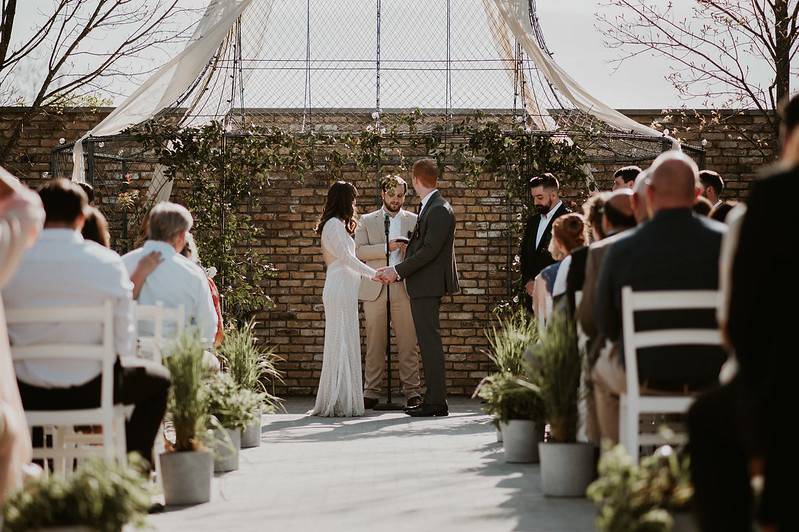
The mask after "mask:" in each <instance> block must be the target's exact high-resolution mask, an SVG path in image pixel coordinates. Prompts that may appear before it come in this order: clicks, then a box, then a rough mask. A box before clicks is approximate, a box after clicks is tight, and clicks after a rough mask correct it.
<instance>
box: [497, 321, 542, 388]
mask: <svg viewBox="0 0 799 532" xmlns="http://www.w3.org/2000/svg"><path fill="white" fill-rule="evenodd" d="M486 337H487V338H488V344H489V346H490V349H489V350H488V351H486V352H485V353H486V355H488V358H490V359H491V361H492V362H493V363H494V365H495V366H496V368H497V371H498V372H500V373H503V372H504V373H510V374H511V375H517V376H521V375H523V374H524V373H525V367H524V366H525V360H524V353H525V351H526V350H527V349H528V348H529V347H530V346H531V345H533V344H535V343H536V342H537V341H538V325H537V322H536V321H535V319H534V318H532V317H530V315H529V313H528V312H527V311H526V310H525V309H518V310H516V311H514V312H512V313H507V314H505V315H504V316H500V317H499V318H498V319H497V323H496V324H494V325H492V326H491V329H490V330H488V331H487V332H486Z"/></svg>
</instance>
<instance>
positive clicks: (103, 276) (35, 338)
mask: <svg viewBox="0 0 799 532" xmlns="http://www.w3.org/2000/svg"><path fill="white" fill-rule="evenodd" d="M132 291H133V283H131V282H130V278H129V277H128V272H127V271H126V270H125V266H124V265H123V264H122V259H120V257H119V255H117V254H116V253H115V252H113V251H111V250H110V249H107V248H105V247H103V246H101V245H100V244H97V243H95V242H90V241H87V240H84V239H83V237H82V236H81V234H80V233H79V232H77V231H74V230H72V229H45V230H43V231H42V232H41V234H40V235H39V239H38V240H37V241H36V243H35V244H34V245H33V247H32V248H31V249H29V250H28V252H27V253H26V254H25V256H24V257H23V258H22V262H21V263H20V265H19V269H18V270H17V273H16V274H15V275H14V277H13V278H11V280H10V281H9V282H8V284H6V286H5V288H3V300H4V301H5V304H6V309H24V308H41V307H54V306H63V307H67V306H70V307H74V306H89V305H92V306H94V305H101V304H103V303H104V302H105V301H107V300H111V301H112V302H113V303H114V346H115V348H116V352H117V354H118V355H119V356H131V355H132V354H133V340H134V329H133V299H132ZM8 336H9V338H10V339H11V344H12V345H18V346H25V345H35V344H42V343H52V342H66V343H82V344H91V343H97V344H99V343H100V341H101V340H102V327H101V326H100V324H97V325H94V324H88V323H86V324H81V323H69V324H16V325H10V326H9V327H8ZM14 369H15V371H16V373H17V378H18V379H19V380H21V381H23V382H25V383H27V384H30V385H32V386H39V387H44V388H54V387H68V386H79V385H81V384H85V383H86V382H88V381H90V380H92V379H93V378H95V377H96V376H98V375H99V374H100V369H101V367H100V363H99V362H91V361H86V362H82V361H77V360H68V361H66V360H65V361H55V360H41V361H38V360H37V361H27V362H16V363H15V364H14Z"/></svg>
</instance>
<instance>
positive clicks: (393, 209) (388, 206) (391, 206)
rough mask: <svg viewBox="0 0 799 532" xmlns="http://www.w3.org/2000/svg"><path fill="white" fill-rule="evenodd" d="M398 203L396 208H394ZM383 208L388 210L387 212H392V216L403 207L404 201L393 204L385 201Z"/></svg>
mask: <svg viewBox="0 0 799 532" xmlns="http://www.w3.org/2000/svg"><path fill="white" fill-rule="evenodd" d="M395 205H396V208H394V207H395ZM383 208H384V209H385V210H386V212H387V213H389V214H391V215H392V216H393V215H395V214H397V213H398V212H399V211H400V209H401V208H402V203H401V202H397V203H396V204H394V205H392V204H391V203H386V202H383Z"/></svg>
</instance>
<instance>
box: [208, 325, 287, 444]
mask: <svg viewBox="0 0 799 532" xmlns="http://www.w3.org/2000/svg"><path fill="white" fill-rule="evenodd" d="M254 327H255V323H254V322H252V321H250V322H249V323H247V324H245V325H244V326H242V327H238V328H235V327H233V328H230V329H229V330H228V331H227V332H226V333H225V339H224V341H223V342H222V345H221V347H220V348H219V355H220V357H221V358H222V360H223V362H224V365H225V369H226V371H227V372H228V373H229V374H230V376H231V377H232V378H233V381H234V382H235V383H236V384H237V385H238V386H239V387H240V388H242V389H244V390H250V391H252V392H255V393H258V394H260V397H262V401H261V403H260V405H257V410H256V412H255V416H254V418H253V422H252V423H250V424H249V425H247V426H246V427H244V429H243V431H242V434H241V447H242V449H246V448H249V447H258V446H259V445H261V415H262V414H264V413H271V412H274V411H275V410H276V408H277V406H278V405H279V404H280V399H279V398H277V397H275V396H274V395H272V394H270V393H269V392H268V390H267V389H266V381H268V380H271V381H272V382H275V381H276V382H280V383H282V382H283V377H282V375H281V374H280V371H278V369H277V367H276V366H275V363H276V362H277V361H278V360H280V358H279V357H278V356H277V355H276V354H275V353H274V351H273V350H272V349H271V348H268V349H261V348H260V347H259V346H258V339H257V338H256V337H255V334H254V333H253V328H254Z"/></svg>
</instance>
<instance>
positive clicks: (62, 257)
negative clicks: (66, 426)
mask: <svg viewBox="0 0 799 532" xmlns="http://www.w3.org/2000/svg"><path fill="white" fill-rule="evenodd" d="M39 196H40V197H41V201H42V204H43V205H44V211H45V216H46V217H45V224H44V230H43V231H42V233H41V235H40V237H39V240H38V241H37V242H36V243H35V244H34V245H33V247H32V248H31V249H30V250H29V251H28V252H27V253H26V254H25V256H24V257H23V259H22V262H21V264H20V267H19V269H18V271H17V273H16V275H15V276H14V277H13V278H12V279H11V281H10V282H9V283H7V285H6V286H5V288H4V289H3V299H4V300H5V302H6V305H7V307H8V308H9V309H11V308H13V309H25V308H46V307H54V306H81V305H100V304H102V303H104V302H106V301H109V300H110V301H112V302H113V304H114V347H115V350H116V354H117V356H118V358H117V360H116V363H115V366H114V381H115V388H114V401H115V402H116V403H121V404H126V405H134V409H133V414H132V416H131V417H130V419H129V420H128V422H127V424H126V436H127V449H128V451H129V452H130V451H132V452H138V453H139V454H141V455H142V457H144V458H146V459H149V458H150V456H151V450H152V446H153V442H154V441H155V436H156V434H157V432H158V429H159V427H160V425H161V421H162V419H163V417H164V412H165V410H166V400H167V393H168V391H169V373H168V372H167V370H166V369H165V368H163V367H162V366H160V365H158V364H153V363H151V362H149V361H146V360H141V359H136V358H135V357H133V356H132V355H133V354H134V352H133V340H134V331H133V298H132V293H131V291H132V284H131V282H130V279H129V278H128V274H127V272H126V270H125V266H124V265H123V264H122V260H121V259H120V258H119V255H117V254H116V253H114V252H113V251H111V250H109V249H106V248H104V247H102V246H99V245H97V244H96V243H94V242H87V241H85V240H84V239H83V236H81V233H80V231H81V229H82V228H83V223H84V220H85V216H86V215H85V212H86V207H87V204H88V202H87V199H86V194H85V193H84V192H83V190H82V189H81V188H80V187H79V186H78V185H76V184H75V183H73V182H71V181H67V180H65V179H55V180H52V181H50V182H48V183H47V184H45V185H44V186H43V187H42V189H41V190H40V191H39ZM8 334H9V337H10V339H11V344H12V345H18V346H27V345H37V344H48V343H57V342H79V343H94V342H96V343H99V342H100V340H101V338H102V327H101V326H100V324H96V325H89V324H85V325H81V326H76V325H75V324H46V325H44V324H17V325H14V326H11V327H9V330H8ZM14 367H15V370H16V374H17V382H18V385H19V391H20V395H21V397H22V404H23V405H24V407H25V410H71V409H81V408H93V407H96V406H98V405H99V401H100V386H101V376H100V369H101V365H100V363H99V362H94V361H78V360H71V361H66V360H37V361H25V362H16V363H15V364H14ZM40 438H41V435H40V434H39V437H38V438H37V435H36V434H34V440H36V439H39V440H40V441H39V442H37V441H34V445H36V444H37V443H41V439H40Z"/></svg>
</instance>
